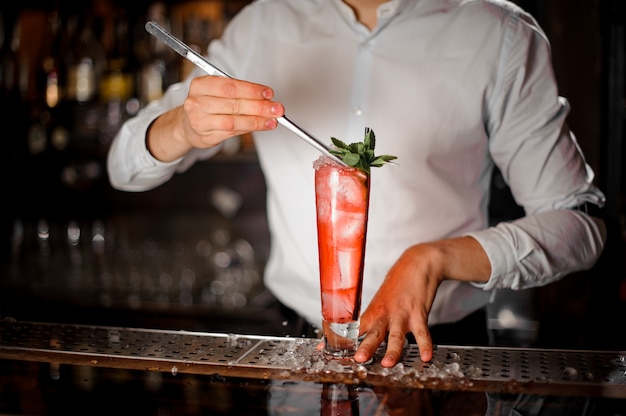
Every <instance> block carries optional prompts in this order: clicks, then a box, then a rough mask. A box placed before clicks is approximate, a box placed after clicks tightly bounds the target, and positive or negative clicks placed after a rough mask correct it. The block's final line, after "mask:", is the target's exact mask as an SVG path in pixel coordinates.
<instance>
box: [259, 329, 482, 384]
mask: <svg viewBox="0 0 626 416" xmlns="http://www.w3.org/2000/svg"><path fill="white" fill-rule="evenodd" d="M318 344H319V340H318V339H306V338H296V339H293V340H290V341H289V342H279V343H277V344H275V345H273V346H272V348H264V349H260V350H259V352H258V355H259V357H258V358H259V361H260V364H263V365H268V366H273V367H279V368H285V370H284V371H282V372H281V373H280V375H281V377H285V378H288V377H289V374H290V373H294V372H306V373H308V374H335V373H337V374H338V375H341V376H343V377H350V378H351V379H354V380H355V381H357V380H364V379H366V378H367V377H368V376H370V375H372V376H382V377H386V378H389V379H390V380H393V381H402V380H414V381H417V380H419V381H427V380H431V379H441V380H443V379H447V380H452V379H462V380H465V379H466V378H470V379H471V378H477V377H481V376H482V375H483V370H482V369H481V368H480V367H477V366H474V365H469V366H463V365H461V363H460V362H459V361H460V360H461V356H460V354H458V353H456V352H450V353H449V354H447V355H446V360H445V362H441V361H437V360H434V361H432V362H429V363H422V367H421V368H420V367H418V368H415V367H412V366H411V365H410V364H407V363H404V362H400V363H398V364H396V365H395V366H394V367H391V368H385V367H382V366H381V365H380V359H381V358H382V356H383V355H384V347H381V348H379V351H377V352H376V354H375V357H374V359H373V360H372V362H371V363H367V364H362V363H356V362H351V361H349V360H348V361H346V360H341V359H332V358H328V357H327V356H325V355H324V353H323V352H322V351H320V350H318V349H317V345H318ZM463 382H466V381H463Z"/></svg>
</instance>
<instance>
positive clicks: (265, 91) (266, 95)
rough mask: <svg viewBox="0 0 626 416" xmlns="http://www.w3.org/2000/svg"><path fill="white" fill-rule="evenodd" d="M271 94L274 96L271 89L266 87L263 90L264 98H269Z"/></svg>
mask: <svg viewBox="0 0 626 416" xmlns="http://www.w3.org/2000/svg"><path fill="white" fill-rule="evenodd" d="M273 96H274V94H273V93H272V90H271V89H269V88H266V89H264V90H263V98H265V99H266V100H269V99H270V98H272V97H273Z"/></svg>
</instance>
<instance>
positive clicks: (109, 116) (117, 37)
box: [99, 9, 139, 146]
mask: <svg viewBox="0 0 626 416" xmlns="http://www.w3.org/2000/svg"><path fill="white" fill-rule="evenodd" d="M113 27H114V31H113V46H112V48H111V50H110V51H108V53H107V57H106V69H105V71H104V73H103V75H102V78H101V81H100V102H101V104H102V106H103V111H104V113H103V115H102V117H101V125H100V136H99V142H100V144H101V145H104V146H108V144H109V143H111V141H112V140H113V138H114V137H115V135H116V134H117V131H118V130H119V128H120V127H121V125H122V123H123V122H124V121H126V119H128V117H130V116H133V115H135V114H136V113H137V111H138V110H139V102H138V99H137V97H136V93H135V91H136V89H135V73H136V70H137V65H136V64H135V62H136V60H135V57H134V56H133V54H132V51H131V42H132V38H131V37H130V30H129V29H130V25H129V19H128V17H127V15H126V12H125V11H124V9H120V10H119V13H118V16H117V17H116V19H115V22H114V25H113Z"/></svg>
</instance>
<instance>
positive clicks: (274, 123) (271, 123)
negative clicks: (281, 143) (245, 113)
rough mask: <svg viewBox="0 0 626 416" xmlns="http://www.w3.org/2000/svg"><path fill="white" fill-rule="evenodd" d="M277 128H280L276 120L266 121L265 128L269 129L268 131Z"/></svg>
mask: <svg viewBox="0 0 626 416" xmlns="http://www.w3.org/2000/svg"><path fill="white" fill-rule="evenodd" d="M276 126H278V122H277V121H276V119H275V118H268V119H267V120H265V127H267V128H268V129H274V128H276Z"/></svg>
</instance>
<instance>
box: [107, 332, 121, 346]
mask: <svg viewBox="0 0 626 416" xmlns="http://www.w3.org/2000/svg"><path fill="white" fill-rule="evenodd" d="M109 342H110V343H111V344H119V343H120V331H116V330H111V331H109Z"/></svg>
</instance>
